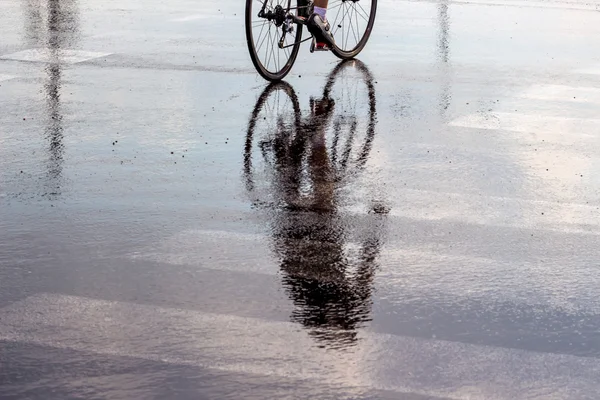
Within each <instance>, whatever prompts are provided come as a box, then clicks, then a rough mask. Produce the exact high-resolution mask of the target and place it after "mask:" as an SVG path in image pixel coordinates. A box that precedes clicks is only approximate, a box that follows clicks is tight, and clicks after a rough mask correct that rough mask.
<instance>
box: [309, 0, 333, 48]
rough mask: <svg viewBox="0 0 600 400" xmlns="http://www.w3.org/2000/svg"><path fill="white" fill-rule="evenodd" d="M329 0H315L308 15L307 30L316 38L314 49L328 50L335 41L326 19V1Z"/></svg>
mask: <svg viewBox="0 0 600 400" xmlns="http://www.w3.org/2000/svg"><path fill="white" fill-rule="evenodd" d="M328 2H329V0H315V2H314V11H313V13H312V14H311V15H310V17H308V24H307V26H308V31H309V32H310V33H312V35H313V36H314V37H315V40H316V42H317V43H316V48H315V50H329V49H330V48H331V47H333V44H334V43H335V41H334V39H333V35H332V33H331V26H330V25H329V21H327V17H326V15H325V14H326V13H327V3H328Z"/></svg>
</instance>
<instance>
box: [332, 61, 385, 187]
mask: <svg viewBox="0 0 600 400" xmlns="http://www.w3.org/2000/svg"><path fill="white" fill-rule="evenodd" d="M323 98H326V99H331V100H333V101H334V102H335V107H334V110H333V115H332V116H331V123H330V126H329V127H328V132H327V142H328V145H327V147H328V149H329V154H330V158H331V163H332V164H333V166H334V169H335V174H336V180H338V181H339V180H341V179H343V178H345V177H349V176H351V175H353V174H356V173H357V172H358V171H359V170H360V169H362V168H363V167H364V165H365V163H366V162H367V159H368V156H369V153H370V152H371V147H372V144H373V138H374V136H375V125H376V122H377V120H376V116H377V110H376V101H375V86H374V85H373V77H372V76H371V73H370V72H369V70H368V69H367V67H366V66H365V65H364V64H363V63H362V62H360V61H358V60H350V61H342V62H341V63H340V64H338V65H337V66H336V67H335V69H334V70H333V71H332V72H331V73H330V74H329V77H328V79H327V84H326V85H325V88H324V90H323Z"/></svg>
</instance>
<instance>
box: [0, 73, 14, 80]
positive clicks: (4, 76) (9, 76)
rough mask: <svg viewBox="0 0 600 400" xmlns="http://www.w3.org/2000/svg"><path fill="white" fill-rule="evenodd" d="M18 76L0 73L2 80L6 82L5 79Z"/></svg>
mask: <svg viewBox="0 0 600 400" xmlns="http://www.w3.org/2000/svg"><path fill="white" fill-rule="evenodd" d="M14 78H16V76H14V75H4V74H0V82H4V81H8V80H11V79H14Z"/></svg>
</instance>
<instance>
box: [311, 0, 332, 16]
mask: <svg viewBox="0 0 600 400" xmlns="http://www.w3.org/2000/svg"><path fill="white" fill-rule="evenodd" d="M327 3H329V0H315V2H314V6H315V13H316V14H319V15H320V16H321V17H322V18H323V20H326V17H325V13H326V12H327Z"/></svg>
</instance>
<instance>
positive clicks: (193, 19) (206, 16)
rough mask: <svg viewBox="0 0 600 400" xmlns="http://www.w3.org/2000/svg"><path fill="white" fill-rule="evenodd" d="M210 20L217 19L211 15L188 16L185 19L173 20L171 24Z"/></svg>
mask: <svg viewBox="0 0 600 400" xmlns="http://www.w3.org/2000/svg"><path fill="white" fill-rule="evenodd" d="M209 18H215V16H214V15H209V14H194V15H186V16H185V17H180V18H175V19H172V20H171V22H188V21H197V20H200V19H209Z"/></svg>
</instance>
